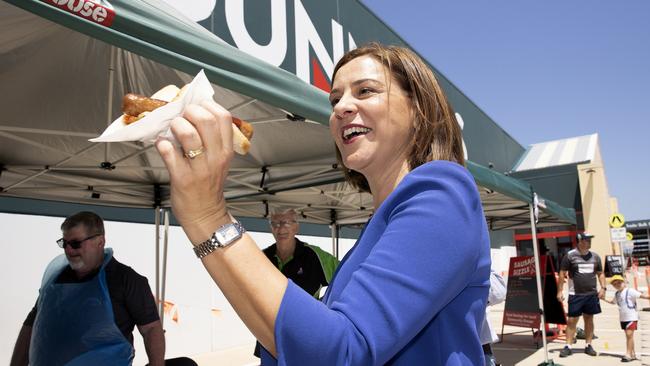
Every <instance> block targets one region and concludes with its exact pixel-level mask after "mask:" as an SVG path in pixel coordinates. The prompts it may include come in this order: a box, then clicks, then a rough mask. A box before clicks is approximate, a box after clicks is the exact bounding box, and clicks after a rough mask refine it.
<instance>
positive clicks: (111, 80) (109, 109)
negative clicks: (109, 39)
mask: <svg viewBox="0 0 650 366" xmlns="http://www.w3.org/2000/svg"><path fill="white" fill-rule="evenodd" d="M109 47H110V49H111V52H110V55H109V58H110V60H109V62H108V101H107V103H106V125H107V126H110V124H111V119H112V116H111V114H112V113H113V88H114V86H115V46H109ZM110 145H111V144H110V143H108V142H107V143H105V144H104V161H105V162H108V161H110V160H109V156H110V153H111V147H110Z"/></svg>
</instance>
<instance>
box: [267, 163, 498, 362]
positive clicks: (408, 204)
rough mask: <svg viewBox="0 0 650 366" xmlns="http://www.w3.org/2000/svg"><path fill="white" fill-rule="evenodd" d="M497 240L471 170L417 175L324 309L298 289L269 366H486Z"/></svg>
mask: <svg viewBox="0 0 650 366" xmlns="http://www.w3.org/2000/svg"><path fill="white" fill-rule="evenodd" d="M489 277H490V243H489V236H488V231H487V226H486V222H485V217H484V215H483V209H482V206H481V201H480V197H479V194H478V191H477V189H476V184H475V182H474V179H473V177H472V176H471V175H470V173H469V172H468V171H467V170H466V169H465V168H463V167H462V166H460V165H458V164H456V163H451V162H448V161H434V162H430V163H427V164H424V165H422V166H420V167H418V168H417V169H414V170H413V171H411V172H410V173H409V174H408V175H407V176H406V177H405V178H404V179H403V180H402V181H401V182H400V183H399V185H398V186H397V187H396V189H395V190H394V191H393V192H392V193H391V194H390V195H389V196H388V198H387V199H386V200H385V201H384V202H383V203H382V204H381V206H380V207H379V209H378V210H377V211H376V212H375V214H374V216H373V217H372V218H371V219H370V221H369V222H368V224H367V225H366V228H365V229H364V232H363V233H362V235H361V237H360V238H359V240H358V241H357V243H356V245H355V246H354V248H352V249H351V250H350V252H349V253H348V254H347V255H346V257H345V258H344V260H343V261H342V262H341V265H340V266H339V269H338V271H337V273H336V275H335V277H334V279H333V280H332V283H331V284H330V286H329V289H328V292H327V294H326V296H325V298H324V299H323V302H318V301H316V300H315V299H314V298H313V297H311V296H310V295H309V294H307V293H306V292H304V291H302V290H301V289H300V288H299V287H298V286H296V285H295V284H294V283H293V282H291V281H290V282H289V285H288V287H287V289H286V291H285V294H284V297H283V299H282V303H281V305H280V309H279V312H278V316H277V319H276V323H275V342H276V348H277V352H278V358H277V360H276V359H274V358H273V357H271V356H270V354H269V353H268V352H266V351H265V350H263V351H262V364H263V365H274V364H279V365H327V366H331V365H385V364H388V365H409V366H410V365H482V364H483V362H484V357H483V352H482V349H481V343H480V341H479V331H480V329H481V324H482V321H483V318H484V316H485V306H486V299H487V295H488V290H489V285H490V281H489Z"/></svg>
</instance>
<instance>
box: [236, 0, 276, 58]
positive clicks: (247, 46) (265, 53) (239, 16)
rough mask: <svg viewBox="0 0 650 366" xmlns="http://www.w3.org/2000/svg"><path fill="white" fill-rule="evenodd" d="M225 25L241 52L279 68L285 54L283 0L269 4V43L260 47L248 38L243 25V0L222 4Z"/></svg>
mask: <svg viewBox="0 0 650 366" xmlns="http://www.w3.org/2000/svg"><path fill="white" fill-rule="evenodd" d="M224 6H225V12H226V24H228V28H229V29H230V34H232V38H233V40H234V41H235V44H236V45H237V48H239V49H241V50H242V51H244V52H246V53H248V54H250V55H252V56H255V57H257V58H259V59H262V60H264V61H266V62H268V63H270V64H271V65H273V66H280V65H281V64H282V61H284V58H285V56H286V54H287V10H286V7H287V6H286V2H285V0H274V1H272V2H271V41H270V42H269V43H268V44H267V45H261V44H259V43H257V42H255V40H253V38H252V37H251V36H250V34H249V33H248V30H247V29H246V24H244V0H226V1H225V2H224Z"/></svg>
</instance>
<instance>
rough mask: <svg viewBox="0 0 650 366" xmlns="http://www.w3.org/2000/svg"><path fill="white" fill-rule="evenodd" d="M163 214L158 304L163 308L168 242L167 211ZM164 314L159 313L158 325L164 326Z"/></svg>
mask: <svg viewBox="0 0 650 366" xmlns="http://www.w3.org/2000/svg"><path fill="white" fill-rule="evenodd" d="M163 211H164V213H165V234H164V235H163V259H162V286H161V288H160V293H161V295H160V303H161V304H163V310H164V306H165V288H166V286H167V243H168V242H169V210H163ZM164 319H165V312H164V311H162V312H161V313H160V324H161V325H164Z"/></svg>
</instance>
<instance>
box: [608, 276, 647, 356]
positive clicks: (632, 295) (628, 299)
mask: <svg viewBox="0 0 650 366" xmlns="http://www.w3.org/2000/svg"><path fill="white" fill-rule="evenodd" d="M610 283H611V284H612V286H614V288H615V289H616V294H615V295H614V299H613V300H607V299H605V301H607V302H608V303H610V304H616V305H618V314H619V317H620V321H621V329H623V330H624V331H625V338H626V340H627V353H626V354H625V356H624V357H623V358H622V359H621V362H631V361H634V360H636V354H635V352H634V331H635V330H636V329H637V322H638V320H639V313H638V312H637V310H636V300H637V299H638V298H642V299H650V296H648V295H644V294H642V293H640V292H639V291H637V290H635V289H632V288H627V286H626V285H625V278H623V276H621V275H614V276H612V279H611V280H610Z"/></svg>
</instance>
